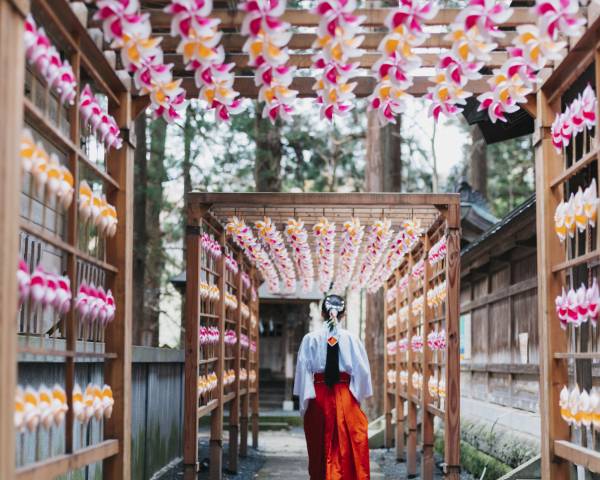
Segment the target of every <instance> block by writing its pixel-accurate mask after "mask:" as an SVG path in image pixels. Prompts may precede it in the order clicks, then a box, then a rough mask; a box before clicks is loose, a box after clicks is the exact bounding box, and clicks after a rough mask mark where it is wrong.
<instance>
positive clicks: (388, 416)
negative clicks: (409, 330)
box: [383, 282, 395, 448]
mask: <svg viewBox="0 0 600 480" xmlns="http://www.w3.org/2000/svg"><path fill="white" fill-rule="evenodd" d="M387 292H388V286H387V282H385V283H384V284H383V301H384V305H385V307H384V312H387V310H388V308H387ZM386 317H387V315H385V314H384V316H383V319H384V324H383V332H384V338H385V341H384V346H383V347H384V348H383V365H384V367H383V368H384V377H383V378H384V385H383V388H384V390H385V394H384V396H383V415H384V417H385V431H384V436H383V446H384V447H385V448H392V439H393V432H392V405H393V404H392V403H391V401H390V395H389V393H390V391H391V388H390V382H389V380H388V376H387V372H388V369H389V368H390V365H389V353H388V349H387V343H388V342H390V341H395V332H394V331H393V330H392V331H390V329H389V328H388V324H387V318H386ZM392 332H393V333H392Z"/></svg>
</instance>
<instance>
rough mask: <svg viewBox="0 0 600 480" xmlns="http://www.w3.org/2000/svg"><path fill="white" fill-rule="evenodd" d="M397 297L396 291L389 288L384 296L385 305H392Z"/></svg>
mask: <svg viewBox="0 0 600 480" xmlns="http://www.w3.org/2000/svg"><path fill="white" fill-rule="evenodd" d="M397 295H398V290H397V289H396V288H390V289H389V290H388V291H387V292H386V294H385V301H386V302H387V303H392V302H393V301H394V300H396V296H397Z"/></svg>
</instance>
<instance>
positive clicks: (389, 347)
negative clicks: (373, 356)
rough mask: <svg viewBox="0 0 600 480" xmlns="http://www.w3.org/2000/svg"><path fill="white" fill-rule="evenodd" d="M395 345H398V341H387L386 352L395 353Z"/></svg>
mask: <svg viewBox="0 0 600 480" xmlns="http://www.w3.org/2000/svg"><path fill="white" fill-rule="evenodd" d="M397 347H398V343H397V342H396V341H395V340H392V341H391V342H388V343H387V346H386V349H387V354H388V355H390V356H394V355H396V350H397Z"/></svg>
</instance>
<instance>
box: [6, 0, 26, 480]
mask: <svg viewBox="0 0 600 480" xmlns="http://www.w3.org/2000/svg"><path fill="white" fill-rule="evenodd" d="M28 10H29V4H28V2H27V1H18V0H0V72H2V81H1V82H0V112H2V115H1V116H0V199H1V201H2V208H1V209H0V240H1V241H0V265H2V268H1V269H0V385H2V390H4V391H5V392H6V393H5V394H2V395H0V445H2V448H0V478H6V479H9V478H14V475H15V473H14V472H15V426H14V418H13V415H14V408H15V405H14V392H15V388H16V377H17V367H16V359H17V351H16V343H17V342H16V338H17V282H16V277H15V272H16V271H17V270H16V269H17V259H18V255H19V246H18V233H17V232H18V231H19V194H20V186H21V181H20V178H21V173H20V162H19V141H20V138H21V131H22V128H23V84H24V73H25V53H24V48H23V19H24V17H25V15H26V14H27V11H28Z"/></svg>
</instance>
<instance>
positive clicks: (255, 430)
mask: <svg viewBox="0 0 600 480" xmlns="http://www.w3.org/2000/svg"><path fill="white" fill-rule="evenodd" d="M251 278H252V286H253V287H255V288H256V285H257V284H258V274H257V272H256V268H255V267H253V268H252V277H251ZM252 305H253V311H254V314H255V315H256V327H254V336H255V340H256V352H255V353H254V368H256V383H255V384H254V385H255V392H254V396H253V397H252V448H255V449H257V448H258V410H259V402H258V400H259V398H258V385H259V380H260V373H259V365H260V341H259V340H260V333H259V329H258V324H259V322H260V317H259V305H260V304H259V299H258V298H257V299H256V300H254V301H253V302H252Z"/></svg>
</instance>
